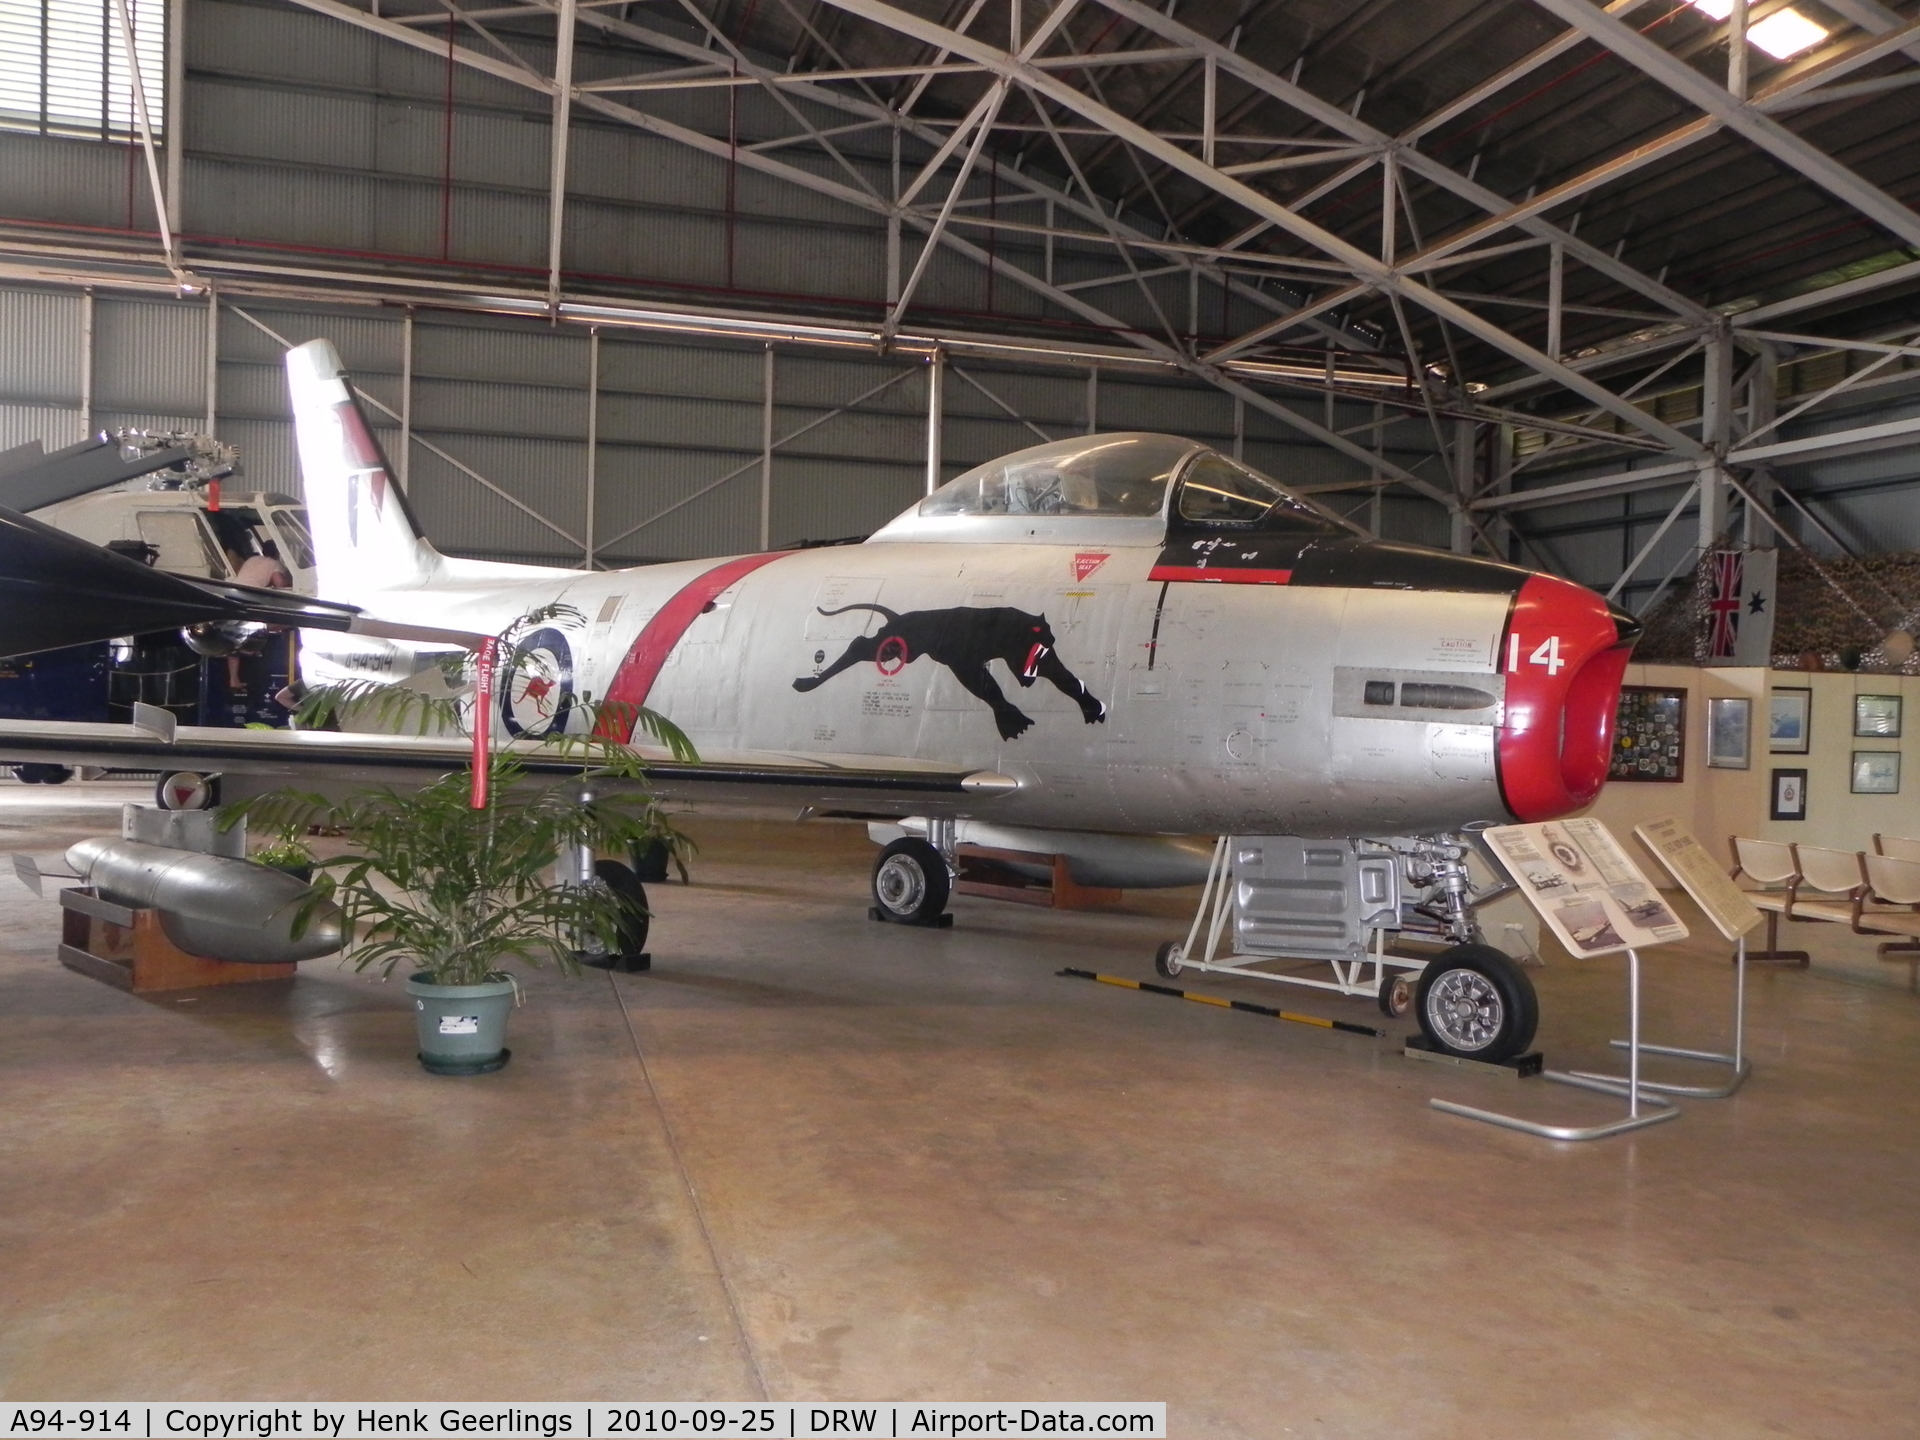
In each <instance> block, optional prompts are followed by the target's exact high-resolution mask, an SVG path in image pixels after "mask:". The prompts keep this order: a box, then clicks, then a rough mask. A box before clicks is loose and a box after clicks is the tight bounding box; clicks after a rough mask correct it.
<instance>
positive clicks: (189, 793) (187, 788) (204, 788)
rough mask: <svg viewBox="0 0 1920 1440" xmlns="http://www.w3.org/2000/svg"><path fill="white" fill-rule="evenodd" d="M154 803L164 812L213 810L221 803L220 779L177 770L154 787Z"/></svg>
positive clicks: (162, 777)
mask: <svg viewBox="0 0 1920 1440" xmlns="http://www.w3.org/2000/svg"><path fill="white" fill-rule="evenodd" d="M153 803H154V804H156V805H158V806H159V807H160V808H161V809H162V810H211V809H212V808H213V807H214V806H216V805H218V804H219V803H220V777H219V776H218V775H196V774H194V773H193V771H191V770H176V771H174V772H173V773H172V774H169V775H162V776H161V777H160V781H159V783H158V784H156V785H155V786H154V787H153Z"/></svg>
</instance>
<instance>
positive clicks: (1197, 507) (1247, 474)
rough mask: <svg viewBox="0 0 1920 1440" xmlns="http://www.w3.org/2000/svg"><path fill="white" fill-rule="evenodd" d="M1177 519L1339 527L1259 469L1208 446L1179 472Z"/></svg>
mask: <svg viewBox="0 0 1920 1440" xmlns="http://www.w3.org/2000/svg"><path fill="white" fill-rule="evenodd" d="M1179 513H1180V518H1181V519H1182V520H1190V521H1195V522H1197V523H1199V524H1202V525H1235V526H1253V525H1256V524H1257V525H1258V526H1259V528H1260V529H1262V530H1289V531H1300V532H1304V533H1310V534H1329V533H1332V534H1337V533H1339V529H1340V527H1339V526H1337V525H1335V524H1334V523H1333V522H1332V521H1331V520H1328V519H1326V518H1325V517H1324V516H1321V515H1318V514H1316V513H1315V512H1314V511H1313V510H1312V509H1310V508H1309V507H1307V506H1305V505H1303V504H1301V503H1300V502H1299V501H1298V500H1296V499H1295V498H1294V497H1293V496H1291V495H1289V494H1288V493H1287V492H1286V491H1285V490H1283V489H1281V488H1280V487H1279V486H1278V485H1276V484H1274V483H1273V481H1271V480H1269V479H1267V478H1266V476H1264V475H1259V474H1256V473H1254V472H1253V471H1252V470H1249V469H1247V468H1246V467H1245V466H1244V465H1239V464H1236V463H1234V462H1233V461H1232V460H1229V459H1227V457H1226V456H1224V455H1216V454H1214V453H1213V452H1212V451H1207V452H1206V453H1204V454H1201V455H1196V456H1195V457H1194V459H1193V463H1192V464H1190V465H1189V466H1187V473H1186V474H1185V475H1183V476H1181V477H1180V499H1179Z"/></svg>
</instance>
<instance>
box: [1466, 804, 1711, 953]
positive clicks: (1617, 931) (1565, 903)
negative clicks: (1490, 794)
mask: <svg viewBox="0 0 1920 1440" xmlns="http://www.w3.org/2000/svg"><path fill="white" fill-rule="evenodd" d="M1486 839H1487V843H1488V844H1489V845H1490V846H1492V847H1493V853H1494V854H1495V855H1496V856H1498V857H1499V859H1500V862H1501V864H1503V865H1505V866H1506V868H1507V871H1508V873H1510V874H1511V875H1512V876H1513V879H1514V882H1515V883H1516V884H1517V885H1518V886H1519V887H1520V893H1521V894H1523V895H1525V896H1526V897H1527V899H1528V900H1529V901H1531V902H1532V904H1533V908H1534V909H1536V910H1538V911H1539V912H1540V918H1541V919H1542V920H1544V921H1546V922H1547V928H1548V929H1550V930H1552V931H1553V933H1554V935H1555V936H1556V937H1557V938H1558V939H1559V941H1560V943H1561V944H1562V945H1564V946H1566V947H1567V953H1568V954H1570V955H1574V956H1588V955H1610V954H1612V953H1613V952H1614V951H1616V950H1640V949H1645V948H1646V947H1647V946H1649V945H1665V944H1668V943H1669V942H1671V941H1674V940H1684V939H1686V938H1687V927H1686V926H1685V925H1684V924H1683V923H1682V922H1681V920H1680V917H1679V916H1677V915H1675V914H1674V913H1673V911H1672V909H1671V908H1670V907H1669V906H1668V905H1667V902H1666V901H1665V900H1664V899H1662V898H1661V895H1660V892H1659V891H1658V890H1656V889H1655V888H1654V886H1653V883H1652V882H1651V881H1650V880H1648V879H1647V877H1646V875H1645V874H1643V873H1642V872H1641V869H1640V867H1639V866H1638V865H1636V864H1634V863H1633V861H1632V859H1630V858H1629V857H1628V855H1627V853H1626V851H1624V850H1622V849H1621V848H1620V843H1619V842H1618V841H1617V840H1615V839H1614V838H1613V832H1612V831H1610V830H1608V829H1607V827H1606V826H1605V825H1603V824H1601V823H1600V822H1599V821H1598V820H1594V819H1589V818H1583V819H1578V820H1549V821H1546V822H1543V823H1541V824H1536V825H1501V826H1497V827H1495V828H1494V829H1491V830H1489V831H1487V833H1486Z"/></svg>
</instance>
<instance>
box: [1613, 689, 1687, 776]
mask: <svg viewBox="0 0 1920 1440" xmlns="http://www.w3.org/2000/svg"><path fill="white" fill-rule="evenodd" d="M1686 759H1687V692H1686V691H1685V690H1669V689H1666V688H1664V687H1662V686H1658V685H1622V686H1621V687H1620V710H1619V714H1618V716H1617V717H1616V719H1615V722H1614V732H1613V760H1612V763H1611V764H1609V765H1608V767H1607V778H1608V779H1609V780H1656V781H1663V782H1666V783H1668V784H1678V783H1679V782H1680V781H1681V780H1683V779H1685V778H1686Z"/></svg>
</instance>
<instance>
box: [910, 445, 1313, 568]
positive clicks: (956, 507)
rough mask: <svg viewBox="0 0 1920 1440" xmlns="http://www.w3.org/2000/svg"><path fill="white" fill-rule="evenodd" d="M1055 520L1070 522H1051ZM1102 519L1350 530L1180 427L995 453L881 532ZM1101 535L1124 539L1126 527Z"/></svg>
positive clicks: (1073, 524) (1021, 527)
mask: <svg viewBox="0 0 1920 1440" xmlns="http://www.w3.org/2000/svg"><path fill="white" fill-rule="evenodd" d="M1170 493H1171V495H1172V497H1173V498H1172V501H1171V503H1170V502H1169V498H1168V497H1169V494H1170ZM1056 520H1057V521H1062V522H1065V523H1064V524H1060V525H1056V524H1054V523H1051V522H1053V521H1056ZM967 521H971V522H974V523H971V524H968V523H965V522H967ZM1100 521H1107V522H1109V525H1107V526H1101V527H1100V528H1101V529H1102V530H1103V531H1105V530H1107V529H1109V528H1113V529H1115V530H1116V531H1117V530H1121V529H1129V528H1131V527H1132V526H1140V527H1142V536H1141V539H1142V540H1143V541H1147V540H1149V539H1150V538H1152V537H1149V536H1147V535H1146V534H1145V531H1147V530H1151V531H1152V532H1153V536H1154V537H1157V536H1160V535H1163V534H1164V533H1165V532H1166V530H1167V529H1168V528H1177V529H1189V530H1190V529H1201V530H1210V529H1226V530H1261V531H1274V530H1282V531H1291V532H1293V533H1298V534H1326V535H1341V534H1345V533H1347V532H1346V531H1345V530H1344V529H1343V528H1342V527H1341V526H1340V525H1339V524H1338V523H1337V522H1335V521H1332V520H1329V519H1328V518H1326V517H1325V516H1324V515H1322V514H1320V513H1319V512H1318V511H1316V510H1314V509H1313V508H1312V507H1311V506H1309V505H1307V504H1306V503H1305V502H1304V501H1302V500H1300V499H1298V498H1296V497H1295V496H1293V495H1291V494H1289V493H1288V492H1287V491H1286V489H1285V488H1284V487H1282V486H1280V485H1278V484H1276V483H1274V482H1273V481H1272V480H1269V479H1268V478H1267V477H1266V476H1264V475H1261V474H1260V473H1259V472H1257V471H1254V470H1250V469H1248V468H1247V467H1246V466H1245V465H1242V464H1240V463H1239V462H1238V461H1235V460H1230V459H1228V458H1227V457H1226V456H1224V455H1221V454H1219V453H1218V452H1217V451H1213V450H1209V449H1208V448H1207V447H1206V446H1204V445H1200V444H1197V443H1195V442H1194V441H1192V440H1182V439H1179V438H1177V437H1175V436H1172V435H1152V434H1146V433H1138V432H1132V433H1120V434H1111V435H1077V436H1075V437H1073V438H1072V439H1070V440H1055V441H1052V442H1050V443H1048V444H1045V445H1035V446H1033V447H1031V448H1030V449H1026V450H1019V451H1016V452H1015V453H1013V454H1011V455H1003V456H1001V457H1000V458H999V459H997V460H990V461H988V462H987V463H986V464H985V465H979V466H976V467H974V468H973V469H972V470H969V471H967V472H966V474H964V475H961V476H958V477H957V478H955V479H953V480H949V481H948V482H947V483H946V484H945V485H942V486H941V487H940V488H939V489H938V490H936V491H934V493H933V494H931V495H929V496H928V497H927V498H926V499H925V500H923V501H921V502H920V504H919V505H918V506H916V507H915V508H914V509H912V510H909V511H908V512H907V513H906V514H905V515H902V516H901V517H900V518H899V519H898V520H895V521H894V522H893V524H891V525H889V526H887V527H886V529H885V530H884V531H882V532H881V534H880V535H878V536H876V537H875V538H876V539H882V538H884V539H903V540H904V539H923V538H924V539H933V538H942V532H944V531H947V530H948V528H949V526H951V525H952V524H953V523H954V522H961V524H960V530H961V531H964V532H965V533H966V535H967V536H968V537H969V538H972V537H974V536H976V535H977V536H978V538H981V539H986V538H989V533H988V532H993V533H995V534H996V535H997V532H998V531H999V530H1000V528H1001V527H1002V526H1003V525H1007V524H1008V523H1009V522H1012V525H1011V529H1010V532H1009V534H1008V535H1007V537H1006V538H1017V537H1016V536H1015V535H1014V534H1013V533H1011V532H1012V531H1013V530H1017V531H1019V533H1020V535H1021V536H1025V535H1032V536H1033V537H1035V538H1061V539H1064V538H1067V537H1068V536H1069V535H1072V534H1078V533H1082V531H1081V527H1082V526H1084V525H1086V524H1088V523H1089V522H1094V523H1096V524H1097V522H1100ZM995 522H998V523H995ZM1023 522H1024V523H1023ZM1112 522H1120V523H1119V525H1118V526H1114V525H1113V524H1112ZM982 526H984V527H985V529H984V530H982V528H981V527H982ZM951 538H956V539H957V538H961V537H960V534H958V533H954V534H952V536H951ZM1089 538H1091V537H1089ZM1101 538H1102V539H1103V540H1107V541H1116V540H1118V541H1121V542H1122V543H1124V540H1123V538H1122V536H1121V535H1120V534H1119V533H1114V534H1110V535H1109V534H1103V535H1102V537H1101Z"/></svg>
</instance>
